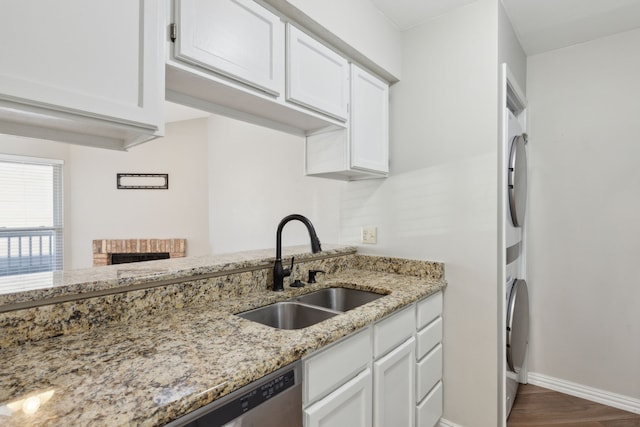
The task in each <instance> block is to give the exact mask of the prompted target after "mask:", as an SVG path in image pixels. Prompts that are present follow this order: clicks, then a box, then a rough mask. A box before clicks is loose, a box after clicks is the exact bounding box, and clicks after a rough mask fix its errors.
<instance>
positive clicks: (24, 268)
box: [0, 154, 63, 276]
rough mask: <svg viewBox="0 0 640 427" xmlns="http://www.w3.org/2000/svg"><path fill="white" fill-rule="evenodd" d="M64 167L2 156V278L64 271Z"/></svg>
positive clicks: (0, 237)
mask: <svg viewBox="0 0 640 427" xmlns="http://www.w3.org/2000/svg"><path fill="white" fill-rule="evenodd" d="M62 165H63V162H62V161H61V160H50V159H40V158H32V157H21V156H9V155H3V154H0V276H11V275H17V274H28V273H36V272H44V271H55V270H62V266H63V262H62V256H63V203H62Z"/></svg>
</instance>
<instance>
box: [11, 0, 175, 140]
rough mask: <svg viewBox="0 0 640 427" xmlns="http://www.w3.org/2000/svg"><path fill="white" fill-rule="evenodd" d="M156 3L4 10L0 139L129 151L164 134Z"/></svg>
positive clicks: (18, 4)
mask: <svg viewBox="0 0 640 427" xmlns="http://www.w3.org/2000/svg"><path fill="white" fill-rule="evenodd" d="M158 3H159V2H157V1H154V0H139V1H133V0H110V1H108V2H87V1H86V0H65V1H63V2H51V1H46V0H39V1H24V0H3V1H2V15H3V16H4V17H5V18H6V19H3V20H2V26H0V37H1V38H2V40H3V43H2V45H1V46H0V133H10V134H16V135H24V136H33V137H39V138H48V139H57V140H60V141H66V142H73V143H80V144H84V145H95V146H101V147H106V148H114V149H126V148H127V147H129V146H132V145H135V144H137V143H140V142H144V141H146V140H148V139H152V138H154V137H155V135H158V134H161V133H162V131H163V128H164V117H163V101H164V90H163V89H164V61H163V59H164V41H163V28H162V26H163V23H164V19H163V14H162V10H161V9H160V7H159V4H158Z"/></svg>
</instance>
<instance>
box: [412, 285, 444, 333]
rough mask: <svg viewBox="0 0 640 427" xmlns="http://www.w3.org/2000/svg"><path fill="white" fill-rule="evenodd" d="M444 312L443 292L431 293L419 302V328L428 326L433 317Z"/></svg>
mask: <svg viewBox="0 0 640 427" xmlns="http://www.w3.org/2000/svg"><path fill="white" fill-rule="evenodd" d="M441 313H442V292H438V293H437V294H435V295H431V296H430V297H429V298H426V299H424V300H422V301H420V302H418V308H417V315H416V317H417V319H418V329H420V328H424V327H425V326H427V325H428V324H429V323H431V321H432V320H433V319H435V318H436V317H438V316H440V314H441Z"/></svg>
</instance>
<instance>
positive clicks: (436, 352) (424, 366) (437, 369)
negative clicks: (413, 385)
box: [417, 344, 442, 402]
mask: <svg viewBox="0 0 640 427" xmlns="http://www.w3.org/2000/svg"><path fill="white" fill-rule="evenodd" d="M441 378H442V344H438V345H437V346H436V348H434V349H433V350H432V351H431V353H429V354H427V355H426V356H425V357H424V359H422V360H421V361H419V362H418V378H417V391H418V393H417V398H418V402H419V401H420V400H421V399H422V398H423V397H424V396H426V395H427V393H428V392H429V390H431V389H432V388H433V386H434V385H435V384H436V383H437V382H438V381H440V379H441Z"/></svg>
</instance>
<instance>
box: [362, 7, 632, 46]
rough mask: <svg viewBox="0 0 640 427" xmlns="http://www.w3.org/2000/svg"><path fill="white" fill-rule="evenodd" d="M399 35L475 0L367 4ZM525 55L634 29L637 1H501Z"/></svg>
mask: <svg viewBox="0 0 640 427" xmlns="http://www.w3.org/2000/svg"><path fill="white" fill-rule="evenodd" d="M371 1H372V2H373V4H374V5H375V6H376V7H377V8H378V9H379V10H380V11H381V12H382V13H383V14H384V15H385V16H387V18H388V19H389V20H390V21H391V22H393V23H394V24H395V25H396V26H397V27H398V28H399V29H400V30H402V31H404V30H407V29H409V28H412V27H415V26H417V25H420V24H422V23H424V22H426V21H428V20H430V19H433V18H435V17H437V16H439V15H442V14H445V13H447V12H450V11H451V10H454V9H456V8H458V7H461V6H464V5H466V4H469V3H473V1H475V0H371ZM502 4H503V5H504V7H505V10H506V11H507V15H508V16H509V19H510V20H511V23H512V24H513V27H514V30H515V31H516V34H517V35H518V38H519V40H520V43H521V44H522V48H523V49H524V51H525V52H526V53H527V55H534V54H536V53H542V52H546V51H549V50H554V49H559V48H562V47H566V46H571V45H574V44H577V43H583V42H586V41H589V40H594V39H597V38H600V37H605V36H608V35H612V34H616V33H621V32H623V31H629V30H632V29H635V28H640V0H502Z"/></svg>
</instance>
